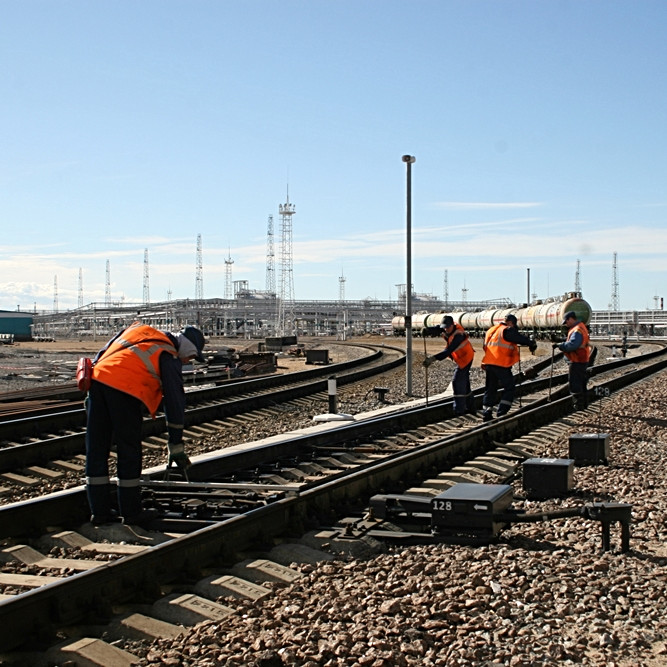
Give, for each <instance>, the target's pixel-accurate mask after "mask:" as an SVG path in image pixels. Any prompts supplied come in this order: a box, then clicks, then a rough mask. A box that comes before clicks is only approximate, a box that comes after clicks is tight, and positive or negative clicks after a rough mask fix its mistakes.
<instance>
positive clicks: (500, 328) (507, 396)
mask: <svg viewBox="0 0 667 667" xmlns="http://www.w3.org/2000/svg"><path fill="white" fill-rule="evenodd" d="M516 325H517V319H516V317H515V316H514V315H512V314H510V315H507V316H506V317H505V321H504V322H501V323H500V324H496V325H494V326H492V327H491V328H490V329H489V330H488V331H487V332H486V336H485V337H484V358H483V359H482V369H483V370H484V371H485V372H486V386H485V392H484V398H483V399H482V419H483V420H484V421H485V422H486V421H490V420H491V419H493V407H494V405H495V404H496V394H497V391H498V385H500V386H501V387H502V389H503V392H502V394H501V396H500V404H499V405H498V412H497V416H498V417H502V416H503V415H506V414H507V413H508V412H509V411H510V408H511V407H512V401H513V400H514V387H515V384H514V376H513V375H512V366H514V364H516V363H517V362H518V361H519V359H520V356H519V345H526V346H527V347H528V349H529V350H530V351H531V352H535V350H536V349H537V343H536V342H535V341H534V340H533V339H532V338H528V336H524V335H523V334H522V333H519V330H518V329H517V328H516Z"/></svg>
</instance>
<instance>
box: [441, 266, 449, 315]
mask: <svg viewBox="0 0 667 667" xmlns="http://www.w3.org/2000/svg"><path fill="white" fill-rule="evenodd" d="M442 295H443V299H444V301H445V309H447V308H449V277H448V275H447V269H445V278H444V280H443V281H442Z"/></svg>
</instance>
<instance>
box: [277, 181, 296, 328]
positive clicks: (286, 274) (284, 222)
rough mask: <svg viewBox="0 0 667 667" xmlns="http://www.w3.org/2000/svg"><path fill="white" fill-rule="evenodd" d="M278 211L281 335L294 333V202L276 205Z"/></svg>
mask: <svg viewBox="0 0 667 667" xmlns="http://www.w3.org/2000/svg"><path fill="white" fill-rule="evenodd" d="M278 211H279V213H280V232H281V233H280V302H279V304H278V330H279V332H280V334H281V335H283V336H284V335H285V334H286V333H288V332H289V333H296V322H295V321H294V320H295V316H294V271H293V260H292V216H293V215H294V213H295V209H294V204H290V201H289V188H288V189H287V200H286V201H285V203H284V204H280V205H279V206H278Z"/></svg>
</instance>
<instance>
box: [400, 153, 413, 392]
mask: <svg viewBox="0 0 667 667" xmlns="http://www.w3.org/2000/svg"><path fill="white" fill-rule="evenodd" d="M401 159H402V160H403V162H405V166H406V167H407V174H406V176H407V183H406V184H407V190H406V226H407V238H406V253H407V261H406V285H405V289H406V292H405V393H406V394H407V395H408V396H412V165H413V164H414V162H415V156H414V155H404V156H403V157H402V158H401Z"/></svg>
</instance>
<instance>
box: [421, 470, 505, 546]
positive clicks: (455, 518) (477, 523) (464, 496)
mask: <svg viewBox="0 0 667 667" xmlns="http://www.w3.org/2000/svg"><path fill="white" fill-rule="evenodd" d="M513 498H514V494H513V491H512V487H511V486H510V485H509V484H466V483H461V484H455V485H454V486H452V487H450V488H449V489H447V490H446V491H443V492H442V493H440V494H439V495H437V496H435V497H434V498H432V500H431V529H432V530H433V532H435V533H437V534H439V535H450V536H457V535H461V536H463V535H473V536H475V537H477V538H482V539H489V538H493V537H495V536H496V535H497V534H498V533H499V532H500V530H501V529H502V528H504V527H505V523H499V522H498V521H495V520H494V518H493V515H494V514H499V513H502V512H503V511H505V510H506V509H507V508H508V507H509V506H510V504H511V503H512V500H513Z"/></svg>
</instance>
